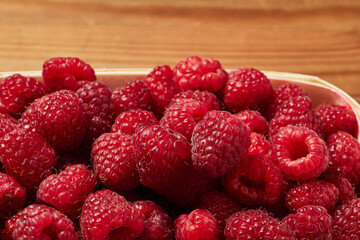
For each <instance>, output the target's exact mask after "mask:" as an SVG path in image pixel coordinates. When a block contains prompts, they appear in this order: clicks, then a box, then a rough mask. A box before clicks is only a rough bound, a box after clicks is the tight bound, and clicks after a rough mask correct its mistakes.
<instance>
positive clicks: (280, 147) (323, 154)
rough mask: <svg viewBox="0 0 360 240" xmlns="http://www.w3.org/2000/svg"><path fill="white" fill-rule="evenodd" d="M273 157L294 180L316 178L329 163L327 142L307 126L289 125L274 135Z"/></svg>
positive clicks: (289, 177) (287, 176) (288, 177)
mask: <svg viewBox="0 0 360 240" xmlns="http://www.w3.org/2000/svg"><path fill="white" fill-rule="evenodd" d="M270 151H271V159H272V160H273V161H274V162H275V163H276V165H277V166H278V167H279V168H280V169H281V170H282V171H283V173H284V174H285V177H286V178H287V179H289V180H293V181H306V180H311V179H315V178H317V177H318V176H320V174H321V173H322V172H324V170H325V169H326V168H327V166H328V164H329V152H328V150H327V148H326V145H325V142H324V141H323V140H322V139H321V138H320V137H319V136H318V135H317V134H316V133H315V132H314V131H312V130H310V129H308V128H305V127H296V126H287V127H283V128H281V129H280V130H279V132H278V133H277V134H276V135H275V136H274V137H273V141H272V146H271V150H270Z"/></svg>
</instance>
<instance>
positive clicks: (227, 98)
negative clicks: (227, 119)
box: [224, 68, 273, 112]
mask: <svg viewBox="0 0 360 240" xmlns="http://www.w3.org/2000/svg"><path fill="white" fill-rule="evenodd" d="M272 91H273V90H272V86H271V83H270V81H269V79H268V78H267V77H266V76H265V75H264V74H263V73H262V72H260V71H259V70H256V69H253V68H243V69H234V70H232V71H231V72H230V73H229V80H228V81H227V82H226V85H225V87H224V103H225V105H226V107H227V108H229V109H230V110H232V111H234V112H239V111H241V110H245V109H253V108H255V107H257V106H258V105H259V104H260V103H262V102H263V101H264V100H265V99H267V98H268V97H269V96H270V94H271V92H272Z"/></svg>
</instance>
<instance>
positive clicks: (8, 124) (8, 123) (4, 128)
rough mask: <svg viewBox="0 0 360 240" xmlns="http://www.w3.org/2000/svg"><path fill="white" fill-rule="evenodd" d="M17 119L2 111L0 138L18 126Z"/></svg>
mask: <svg viewBox="0 0 360 240" xmlns="http://www.w3.org/2000/svg"><path fill="white" fill-rule="evenodd" d="M17 127H18V126H17V121H16V119H15V118H13V117H11V116H10V115H8V114H3V113H0V138H2V137H3V136H4V135H5V134H6V133H8V132H11V131H12V130H14V129H15V128H17Z"/></svg>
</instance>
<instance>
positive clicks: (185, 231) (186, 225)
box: [174, 209, 219, 240]
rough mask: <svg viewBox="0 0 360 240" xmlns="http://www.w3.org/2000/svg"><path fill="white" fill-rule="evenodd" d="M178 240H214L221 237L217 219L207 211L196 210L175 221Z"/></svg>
mask: <svg viewBox="0 0 360 240" xmlns="http://www.w3.org/2000/svg"><path fill="white" fill-rule="evenodd" d="M174 232H175V238H176V239H177V240H213V239H218V237H219V228H218V223H217V221H216V219H215V218H214V217H213V216H212V215H211V213H210V212H209V211H207V210H202V209H195V210H193V211H192V212H191V213H189V214H182V215H180V216H179V217H178V218H176V220H175V221H174Z"/></svg>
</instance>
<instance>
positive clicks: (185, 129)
mask: <svg viewBox="0 0 360 240" xmlns="http://www.w3.org/2000/svg"><path fill="white" fill-rule="evenodd" d="M207 112H208V108H207V106H206V104H205V103H202V102H198V101H194V100H183V101H178V102H176V103H173V104H172V105H170V106H169V107H168V108H167V109H166V110H165V113H164V116H163V117H162V118H161V119H160V125H162V126H163V127H166V128H170V129H172V130H174V131H175V132H178V133H180V134H182V135H183V136H184V137H186V139H187V140H188V141H190V140H191V135H192V132H193V130H194V127H195V125H196V124H197V123H198V122H199V121H200V120H201V119H202V118H203V117H204V115H205V114H206V113H207Z"/></svg>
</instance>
